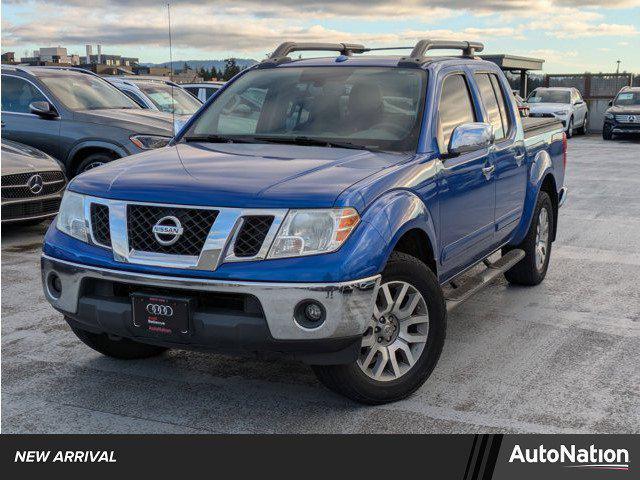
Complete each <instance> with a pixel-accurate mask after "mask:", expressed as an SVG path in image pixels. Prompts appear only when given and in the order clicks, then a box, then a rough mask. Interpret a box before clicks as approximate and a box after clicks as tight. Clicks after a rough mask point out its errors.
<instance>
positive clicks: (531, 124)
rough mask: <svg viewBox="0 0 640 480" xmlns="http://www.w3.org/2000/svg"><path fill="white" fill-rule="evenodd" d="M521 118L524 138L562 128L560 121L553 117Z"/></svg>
mask: <svg viewBox="0 0 640 480" xmlns="http://www.w3.org/2000/svg"><path fill="white" fill-rule="evenodd" d="M521 120H522V129H523V130H524V138H525V139H527V138H530V137H534V136H536V135H541V134H543V133H547V132H553V131H556V130H562V122H560V120H556V119H555V118H540V117H535V118H534V117H522V118H521Z"/></svg>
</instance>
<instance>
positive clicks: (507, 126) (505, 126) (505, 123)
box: [489, 75, 511, 137]
mask: <svg viewBox="0 0 640 480" xmlns="http://www.w3.org/2000/svg"><path fill="white" fill-rule="evenodd" d="M489 78H490V79H491V84H492V85H493V89H494V91H495V92H496V98H497V99H498V107H500V116H501V117H502V131H503V132H504V136H505V137H506V136H507V135H509V132H510V131H511V115H510V114H509V112H508V111H507V107H506V105H508V103H507V102H506V100H505V98H506V97H505V95H504V90H503V89H502V87H501V86H500V82H499V81H498V77H496V76H495V75H489Z"/></svg>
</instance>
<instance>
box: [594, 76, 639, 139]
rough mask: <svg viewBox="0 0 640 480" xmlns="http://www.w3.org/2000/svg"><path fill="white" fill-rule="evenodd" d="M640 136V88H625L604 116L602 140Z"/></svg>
mask: <svg viewBox="0 0 640 480" xmlns="http://www.w3.org/2000/svg"><path fill="white" fill-rule="evenodd" d="M624 134H640V87H623V88H622V89H621V90H620V91H619V92H618V94H617V95H616V98H614V99H613V100H612V101H611V102H609V108H608V109H607V111H606V112H605V114H604V125H603V127H602V138H604V139H605V140H611V139H613V137H614V135H624Z"/></svg>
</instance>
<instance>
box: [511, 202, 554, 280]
mask: <svg viewBox="0 0 640 480" xmlns="http://www.w3.org/2000/svg"><path fill="white" fill-rule="evenodd" d="M553 220H554V215H553V204H552V203H551V198H550V197H549V195H548V194H547V192H540V194H539V195H538V201H537V203H536V209H535V212H534V214H533V220H531V226H530V227H529V231H528V232H527V235H526V237H525V238H524V240H523V241H522V243H520V245H518V246H516V247H515V248H520V249H522V250H524V253H525V256H524V258H523V259H522V260H520V261H519V262H518V263H517V264H516V265H515V266H513V267H512V268H511V269H510V270H507V271H506V272H505V274H504V276H505V277H506V278H507V280H508V281H509V283H513V284H516V285H528V286H533V285H538V284H539V283H540V282H542V280H544V277H545V276H546V275H547V269H548V268H549V259H550V257H551V238H552V232H553V231H554V230H553V229H554V225H553ZM511 248H513V247H505V248H503V250H502V251H503V253H506V252H508V251H509V250H510V249H511Z"/></svg>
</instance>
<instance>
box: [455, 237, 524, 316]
mask: <svg viewBox="0 0 640 480" xmlns="http://www.w3.org/2000/svg"><path fill="white" fill-rule="evenodd" d="M523 258H524V250H520V249H515V250H511V251H510V252H509V253H507V254H506V255H503V256H502V257H500V258H499V259H498V260H496V261H495V262H493V263H491V262H489V260H484V264H485V265H486V266H487V268H485V269H484V270H483V271H482V272H480V273H478V274H476V275H474V276H473V277H471V278H469V279H468V280H466V281H465V283H463V284H462V285H460V286H459V287H457V288H454V289H453V290H452V291H450V292H447V293H446V294H445V298H444V299H445V301H446V303H447V312H450V311H451V310H453V309H454V308H456V307H457V306H458V305H460V304H461V303H462V302H464V301H465V300H468V299H469V297H471V296H472V295H475V294H476V293H478V292H479V291H480V290H482V289H483V288H484V287H486V286H487V285H488V284H489V283H491V282H492V281H493V280H495V279H496V278H497V277H498V276H500V275H502V274H503V273H504V272H506V271H507V270H509V269H510V268H511V267H513V266H514V265H515V264H516V263H518V262H519V261H520V260H522V259H523Z"/></svg>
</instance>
